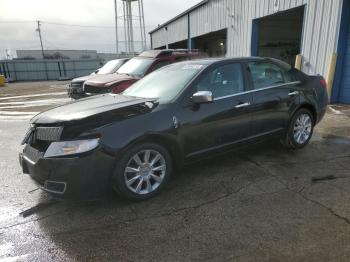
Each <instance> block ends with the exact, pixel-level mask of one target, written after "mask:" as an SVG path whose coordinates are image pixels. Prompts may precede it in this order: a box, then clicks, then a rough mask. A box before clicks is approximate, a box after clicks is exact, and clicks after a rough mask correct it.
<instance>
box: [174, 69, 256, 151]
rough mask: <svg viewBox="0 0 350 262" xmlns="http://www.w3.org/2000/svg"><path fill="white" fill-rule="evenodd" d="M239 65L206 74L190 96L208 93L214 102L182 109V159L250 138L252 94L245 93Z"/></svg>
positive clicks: (213, 70)
mask: <svg viewBox="0 0 350 262" xmlns="http://www.w3.org/2000/svg"><path fill="white" fill-rule="evenodd" d="M242 71H243V70H242V66H241V64H240V63H229V64H224V65H220V66H217V67H216V68H214V69H212V70H210V71H209V72H208V73H206V74H205V75H204V76H202V78H201V79H200V81H199V82H198V84H197V85H196V87H195V89H194V90H193V92H198V91H210V92H212V94H213V98H214V101H213V102H212V103H208V104H201V105H191V106H187V107H185V108H184V112H183V113H184V114H183V116H184V118H185V119H182V120H181V121H182V123H183V125H182V127H181V129H180V130H179V131H180V136H181V138H182V139H183V144H184V151H185V154H186V156H194V155H197V154H200V153H204V152H207V151H210V150H214V149H219V148H222V147H225V146H229V145H231V144H233V143H235V142H237V141H240V140H243V139H245V138H247V137H249V135H250V131H251V130H250V125H251V114H250V104H251V102H252V94H251V93H246V92H245V91H246V89H245V86H246V85H245V81H244V76H243V72H242Z"/></svg>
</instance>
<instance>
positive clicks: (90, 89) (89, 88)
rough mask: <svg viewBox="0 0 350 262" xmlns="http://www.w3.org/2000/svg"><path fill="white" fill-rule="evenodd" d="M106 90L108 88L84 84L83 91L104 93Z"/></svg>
mask: <svg viewBox="0 0 350 262" xmlns="http://www.w3.org/2000/svg"><path fill="white" fill-rule="evenodd" d="M108 91H109V90H107V89H105V88H102V87H96V86H90V85H84V92H85V93H92V94H104V93H107V92H108Z"/></svg>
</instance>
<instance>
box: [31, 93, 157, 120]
mask: <svg viewBox="0 0 350 262" xmlns="http://www.w3.org/2000/svg"><path fill="white" fill-rule="evenodd" d="M155 100H156V99H150V98H135V97H128V96H123V95H114V94H105V95H98V96H93V97H89V98H85V99H81V100H79V101H77V102H71V103H68V104H65V105H62V106H59V107H56V108H53V109H50V110H48V111H45V112H42V113H40V114H38V115H36V116H35V117H33V118H32V120H31V123H32V124H39V125H41V124H42V125H46V124H61V123H67V122H72V123H76V122H79V121H81V120H87V119H93V120H91V121H98V122H100V120H101V117H102V118H104V119H105V120H104V122H106V121H107V122H108V121H109V120H107V118H108V119H110V120H112V121H115V120H117V119H125V118H128V117H132V116H135V115H137V114H142V113H145V112H149V111H151V110H152V109H153V108H154V107H155V103H154V101H155ZM107 115H108V117H107Z"/></svg>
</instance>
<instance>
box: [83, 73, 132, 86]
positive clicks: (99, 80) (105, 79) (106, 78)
mask: <svg viewBox="0 0 350 262" xmlns="http://www.w3.org/2000/svg"><path fill="white" fill-rule="evenodd" d="M135 79H138V78H137V77H135V76H130V75H124V74H110V75H97V76H95V77H94V78H92V79H89V80H88V81H87V82H86V83H85V84H87V85H92V86H104V85H107V84H110V83H117V82H123V81H129V80H135Z"/></svg>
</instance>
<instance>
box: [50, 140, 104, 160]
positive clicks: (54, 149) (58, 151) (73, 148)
mask: <svg viewBox="0 0 350 262" xmlns="http://www.w3.org/2000/svg"><path fill="white" fill-rule="evenodd" d="M99 140H100V139H99V138H95V139H87V140H75V141H63V142H52V143H51V144H50V146H49V148H48V149H47V150H46V152H45V155H44V157H53V156H67V155H74V154H79V153H84V152H88V151H91V150H93V149H95V148H96V147H97V146H98V143H99Z"/></svg>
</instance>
